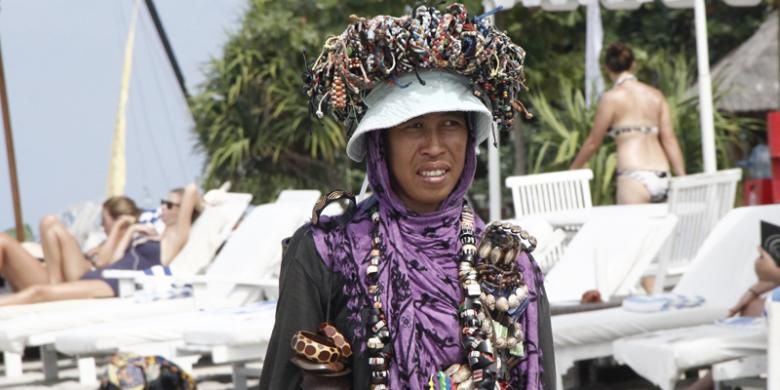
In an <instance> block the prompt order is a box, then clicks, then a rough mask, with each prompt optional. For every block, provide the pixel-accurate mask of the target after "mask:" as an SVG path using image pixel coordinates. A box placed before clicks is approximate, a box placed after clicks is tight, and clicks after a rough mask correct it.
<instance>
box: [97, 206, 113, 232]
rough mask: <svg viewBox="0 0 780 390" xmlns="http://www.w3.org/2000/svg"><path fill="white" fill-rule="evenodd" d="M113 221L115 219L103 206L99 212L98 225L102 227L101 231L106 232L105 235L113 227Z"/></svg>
mask: <svg viewBox="0 0 780 390" xmlns="http://www.w3.org/2000/svg"><path fill="white" fill-rule="evenodd" d="M115 222H116V220H115V219H114V217H112V216H111V214H109V212H108V210H106V209H105V208H103V211H102V213H101V214H100V226H102V227H103V231H104V232H106V235H108V233H109V232H111V228H112V227H114V223H115Z"/></svg>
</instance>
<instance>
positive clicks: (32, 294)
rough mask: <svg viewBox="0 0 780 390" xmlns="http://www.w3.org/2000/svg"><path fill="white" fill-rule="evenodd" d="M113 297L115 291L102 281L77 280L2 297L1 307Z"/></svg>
mask: <svg viewBox="0 0 780 390" xmlns="http://www.w3.org/2000/svg"><path fill="white" fill-rule="evenodd" d="M113 296H114V290H112V289H111V286H109V285H108V283H106V282H104V281H102V280H76V281H73V282H65V283H60V284H38V285H33V286H30V287H28V288H25V289H24V290H22V291H19V292H17V293H14V294H8V295H4V296H0V306H9V305H21V304H27V303H39V302H52V301H62V300H66V299H84V298H110V297H113Z"/></svg>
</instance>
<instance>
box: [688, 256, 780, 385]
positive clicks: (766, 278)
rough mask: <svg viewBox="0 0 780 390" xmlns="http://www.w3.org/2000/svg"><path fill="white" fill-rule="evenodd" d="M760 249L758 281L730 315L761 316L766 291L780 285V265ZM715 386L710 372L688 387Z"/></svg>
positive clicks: (757, 262) (730, 311) (757, 268)
mask: <svg viewBox="0 0 780 390" xmlns="http://www.w3.org/2000/svg"><path fill="white" fill-rule="evenodd" d="M758 251H759V256H758V258H757V259H756V263H755V268H756V275H757V276H758V281H757V282H755V283H753V285H752V286H750V288H748V289H747V291H745V293H744V294H742V297H741V298H739V301H738V302H737V304H736V305H734V307H732V308H731V309H729V316H733V315H741V316H745V317H758V316H761V315H762V314H763V312H764V303H765V301H766V296H765V295H766V293H767V292H769V291H772V290H773V289H774V288H775V287H778V286H780V267H778V266H777V264H775V261H774V260H772V256H771V255H769V253H767V252H766V251H765V250H763V249H762V248H761V247H758ZM713 388H715V382H713V380H712V373H708V374H707V375H705V376H703V377H702V378H700V379H699V380H698V381H696V382H695V383H693V384H692V385H691V386H690V387H688V390H703V389H713Z"/></svg>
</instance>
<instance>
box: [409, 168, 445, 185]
mask: <svg viewBox="0 0 780 390" xmlns="http://www.w3.org/2000/svg"><path fill="white" fill-rule="evenodd" d="M449 172H450V170H449V169H444V168H439V169H425V170H420V171H417V174H418V175H419V176H420V177H421V178H422V180H423V182H425V183H429V184H438V183H442V182H443V181H444V179H445V177H446V176H447V174H448V173H449Z"/></svg>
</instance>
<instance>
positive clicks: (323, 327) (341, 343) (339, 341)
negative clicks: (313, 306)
mask: <svg viewBox="0 0 780 390" xmlns="http://www.w3.org/2000/svg"><path fill="white" fill-rule="evenodd" d="M320 333H321V334H323V335H324V336H325V337H327V338H329V339H330V340H331V341H333V344H334V345H335V346H336V348H338V350H339V352H341V357H342V358H343V359H349V357H350V356H352V346H351V345H349V343H348V342H347V339H346V338H345V337H344V335H343V334H341V332H339V330H338V329H336V327H335V326H333V325H332V324H330V323H327V322H323V323H321V324H320Z"/></svg>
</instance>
